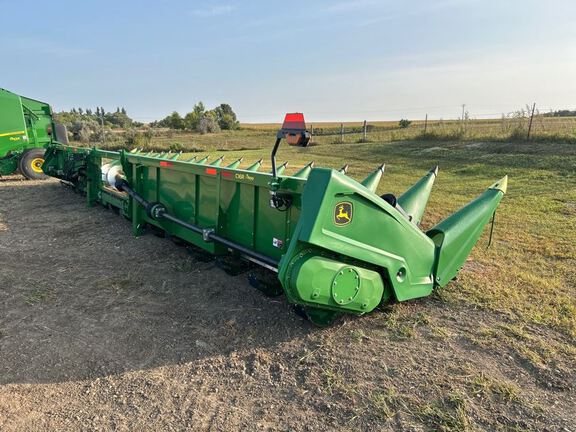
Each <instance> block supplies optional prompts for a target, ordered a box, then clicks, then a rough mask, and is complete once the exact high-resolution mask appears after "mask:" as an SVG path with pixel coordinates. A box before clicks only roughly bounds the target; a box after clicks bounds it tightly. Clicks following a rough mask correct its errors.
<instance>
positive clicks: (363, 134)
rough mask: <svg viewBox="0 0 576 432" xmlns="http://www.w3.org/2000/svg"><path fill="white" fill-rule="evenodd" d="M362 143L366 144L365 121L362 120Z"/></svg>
mask: <svg viewBox="0 0 576 432" xmlns="http://www.w3.org/2000/svg"><path fill="white" fill-rule="evenodd" d="M362 141H364V142H366V120H364V127H363V128H362Z"/></svg>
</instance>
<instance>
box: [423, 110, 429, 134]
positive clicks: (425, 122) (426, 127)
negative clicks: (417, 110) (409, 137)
mask: <svg viewBox="0 0 576 432" xmlns="http://www.w3.org/2000/svg"><path fill="white" fill-rule="evenodd" d="M427 129H428V114H426V119H425V120H424V133H426V130H427Z"/></svg>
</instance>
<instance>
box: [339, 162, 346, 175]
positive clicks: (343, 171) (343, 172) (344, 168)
mask: <svg viewBox="0 0 576 432" xmlns="http://www.w3.org/2000/svg"><path fill="white" fill-rule="evenodd" d="M338 172H339V173H342V174H346V173H347V172H348V164H346V165H344V166H343V167H342V168H340V169H339V170H338Z"/></svg>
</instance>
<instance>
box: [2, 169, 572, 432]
mask: <svg viewBox="0 0 576 432" xmlns="http://www.w3.org/2000/svg"><path fill="white" fill-rule="evenodd" d="M481 270H482V269H478V268H475V265H474V263H473V262H471V263H469V264H468V265H467V268H466V269H465V270H464V271H465V272H466V271H468V272H472V271H481ZM512 324H513V323H511V322H510V317H508V316H503V315H501V314H498V313H496V312H491V311H489V310H483V309H471V308H470V307H469V306H468V305H465V304H459V303H453V302H448V301H446V300H445V299H444V298H443V297H442V295H441V293H440V294H437V295H435V296H433V297H430V298H426V299H422V300H419V301H412V302H408V303H402V304H395V305H392V306H390V307H387V308H385V310H383V311H377V312H376V313H373V314H371V315H369V316H366V317H360V318H345V319H343V320H341V321H339V322H338V323H337V324H335V325H334V326H333V327H331V328H328V329H318V328H315V327H313V326H311V325H310V324H309V323H308V322H305V321H303V320H302V319H301V318H299V317H298V316H297V315H295V314H294V313H293V312H292V311H291V309H290V307H289V305H288V304H287V303H286V301H285V300H284V298H283V297H279V298H273V299H271V298H267V297H264V296H263V295H261V294H260V293H259V292H258V291H256V290H255V289H253V288H252V287H251V286H250V285H249V284H248V282H247V280H246V277H245V276H242V275H241V276H236V277H232V276H228V275H226V274H225V273H224V272H223V271H221V270H220V269H218V268H216V266H215V264H214V262H213V261H209V260H206V259H202V257H201V256H199V255H198V254H197V253H191V252H190V251H189V250H188V249H187V248H186V247H182V246H178V245H176V244H174V243H173V242H171V241H170V240H167V239H161V238H159V237H156V236H154V235H150V234H149V235H145V236H143V237H139V238H134V237H133V236H132V235H131V230H130V224H129V222H128V221H126V220H124V219H123V218H122V217H121V216H118V215H116V214H114V213H113V212H111V211H109V210H106V209H104V208H101V207H96V208H91V209H90V208H87V207H86V206H85V203H84V199H83V197H81V196H79V195H77V194H75V193H73V192H72V191H70V190H68V189H66V188H63V187H62V186H61V185H60V184H59V183H58V182H57V181H54V180H49V181H45V182H30V181H23V180H21V179H20V178H19V177H17V176H14V177H7V178H6V177H5V178H3V179H0V431H44V430H139V431H140V430H142V431H143V430H154V431H160V430H208V431H235V430H243V431H244V430H248V431H250V430H274V431H276V430H278V431H324V430H366V431H368V430H369V431H380V430H382V431H388V430H405V431H423V430H486V431H492V430H510V431H512V430H515V431H516V430H534V431H572V432H576V398H575V394H574V390H575V379H576V371H575V364H576V362H575V360H574V357H573V354H572V353H571V352H562V351H558V352H555V355H554V356H550V357H548V358H551V359H552V360H550V361H549V362H547V363H546V364H540V363H538V362H533V361H529V359H527V358H526V356H524V355H522V353H523V351H522V348H521V347H522V345H521V341H522V340H523V339H522V337H521V336H520V335H518V334H517V332H515V330H514V329H515V328H516V327H515V326H514V325H512ZM523 330H524V331H525V332H526V333H529V334H531V335H537V336H538V340H545V341H548V342H549V343H550V345H549V346H555V345H554V343H555V342H558V344H557V346H565V345H566V344H569V343H570V341H567V340H566V338H567V337H568V336H566V335H565V334H562V333H560V332H556V331H555V330H553V329H551V328H549V327H544V326H536V325H528V326H525V327H523ZM511 341H513V342H511ZM542 349H545V348H542Z"/></svg>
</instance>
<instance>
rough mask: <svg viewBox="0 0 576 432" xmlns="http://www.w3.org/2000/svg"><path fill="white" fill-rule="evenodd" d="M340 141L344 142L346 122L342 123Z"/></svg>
mask: <svg viewBox="0 0 576 432" xmlns="http://www.w3.org/2000/svg"><path fill="white" fill-rule="evenodd" d="M340 142H344V123H340Z"/></svg>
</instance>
